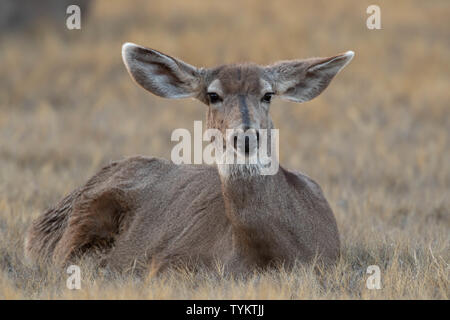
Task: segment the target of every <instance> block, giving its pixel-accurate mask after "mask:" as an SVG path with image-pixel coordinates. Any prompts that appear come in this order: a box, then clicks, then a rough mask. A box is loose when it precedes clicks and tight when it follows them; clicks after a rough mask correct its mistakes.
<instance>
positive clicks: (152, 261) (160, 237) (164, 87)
mask: <svg viewBox="0 0 450 320" xmlns="http://www.w3.org/2000/svg"><path fill="white" fill-rule="evenodd" d="M353 56H354V52H353V51H347V52H345V53H342V54H339V55H336V56H331V57H326V58H308V59H302V60H287V61H279V62H276V63H274V64H271V65H267V66H261V65H257V64H253V63H240V64H227V65H221V66H217V67H213V68H203V67H200V68H198V67H195V66H192V65H190V64H188V63H186V62H184V61H182V60H180V59H178V58H175V57H172V56H169V55H166V54H164V53H162V52H159V51H157V50H154V49H149V48H146V47H143V46H140V45H137V44H133V43H125V44H124V45H123V47H122V58H123V62H124V64H125V66H126V69H127V70H128V72H129V74H130V75H131V78H132V79H133V80H134V81H135V82H136V83H137V84H138V85H140V86H141V87H143V88H144V89H146V90H147V91H150V92H151V93H153V94H154V95H156V96H159V97H163V98H170V99H181V98H195V99H197V100H199V101H200V102H202V103H203V104H205V105H206V106H207V111H206V124H207V128H211V129H216V130H218V131H220V132H222V133H223V137H224V138H223V139H224V140H227V139H233V137H232V136H230V135H227V134H226V130H227V129H242V130H245V131H246V132H247V130H253V131H252V132H253V134H254V135H256V140H257V141H258V132H259V131H260V130H263V129H273V128H274V124H273V122H272V119H271V116H270V113H269V110H270V104H271V101H272V98H273V97H277V98H281V99H284V100H288V101H293V102H299V103H301V102H306V101H309V100H311V99H313V98H315V97H317V96H318V95H319V94H320V93H321V92H322V91H324V90H325V88H327V87H328V85H329V84H330V82H331V80H332V79H333V78H334V76H335V75H336V74H337V73H338V72H339V71H340V70H342V68H344V67H345V66H346V65H347V64H348V63H349V62H350V61H351V60H352V58H353ZM253 137H254V136H253ZM235 142H236V141H235V140H234V141H232V142H231V143H228V144H226V148H227V149H228V150H232V151H233V152H234V153H237V154H241V155H242V154H244V155H246V156H247V155H248V154H249V153H251V152H252V150H253V151H254V150H255V149H257V148H259V147H260V146H259V145H258V143H256V144H253V145H250V144H249V143H247V142H248V140H245V143H243V144H242V143H241V144H240V145H237V144H236V143H235ZM230 148H231V149H230ZM250 149H252V150H250ZM261 169H262V165H261V164H259V163H256V164H247V163H244V164H242V163H241V164H234V163H231V164H223V163H220V164H219V163H215V164H199V165H198V164H174V163H173V162H171V161H169V160H166V159H161V158H156V157H145V156H132V157H129V158H125V159H122V160H119V161H114V162H111V163H110V164H108V165H106V166H105V167H103V168H102V169H101V170H100V171H99V172H98V173H97V174H95V175H94V176H93V177H91V178H90V179H89V180H88V181H87V182H86V184H85V185H83V186H81V187H79V188H78V189H76V190H74V191H73V192H72V193H70V194H69V195H67V196H66V197H65V198H63V199H62V200H61V201H60V202H59V203H57V204H56V205H55V206H53V207H51V208H50V209H48V210H47V211H46V212H44V213H43V214H42V215H41V216H39V217H38V218H37V219H35V220H34V221H33V222H32V224H31V226H30V227H29V229H28V231H27V234H26V239H25V254H26V257H28V258H29V259H31V260H32V261H35V262H38V261H41V262H47V263H52V264H55V265H58V266H64V265H67V264H68V263H69V262H72V261H76V259H80V257H83V256H85V255H92V256H94V257H96V259H98V260H96V261H98V263H99V266H104V267H107V268H110V269H111V270H115V271H117V272H122V273H125V272H129V271H130V270H133V271H139V270H140V272H145V271H146V270H149V268H150V267H153V268H155V269H156V270H157V271H158V272H162V271H163V270H166V269H167V268H170V267H173V266H177V265H181V264H183V265H185V266H190V267H192V268H196V266H203V267H205V268H207V269H208V270H214V268H216V267H217V266H218V265H220V266H222V268H223V270H224V272H225V273H226V274H236V275H245V274H248V273H249V272H252V271H254V270H259V269H264V268H270V267H271V266H274V265H278V264H282V265H283V266H287V267H289V266H293V265H295V263H297V262H299V263H301V264H307V263H310V262H311V261H318V262H320V263H322V264H323V265H325V266H329V265H333V264H335V263H336V261H337V260H338V258H339V256H340V238H339V232H338V228H337V223H336V219H335V217H334V214H333V212H332V210H331V208H330V205H329V204H328V202H327V200H326V199H325V196H324V194H323V191H322V189H321V187H320V186H319V185H318V184H317V183H316V182H315V181H314V180H312V179H311V178H309V177H308V176H307V175H305V174H302V173H300V172H297V171H291V170H288V169H285V168H283V167H282V166H281V165H279V166H278V170H277V171H276V173H275V174H270V175H269V174H268V175H263V174H261Z"/></svg>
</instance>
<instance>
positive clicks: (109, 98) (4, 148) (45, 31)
mask: <svg viewBox="0 0 450 320" xmlns="http://www.w3.org/2000/svg"><path fill="white" fill-rule="evenodd" d="M69 4H79V5H80V6H81V30H68V29H67V28H66V19H67V17H68V16H69V15H68V14H66V12H65V11H66V8H67V5H69ZM371 4H374V3H373V1H339V2H338V1H333V2H331V1H318V0H311V1H298V0H295V1H294V0H292V1H280V2H278V1H277V2H275V1H268V0H254V1H247V0H239V1H234V0H231V1H200V0H191V1H182V0H175V1H169V0H163V1H157V0H152V1H140V0H132V1H116V0H97V1H75V0H74V1H56V0H55V1H43V0H40V1H26V0H14V1H13V0H11V1H8V0H2V1H1V2H0V12H1V14H0V19H1V22H0V212H1V214H0V215H1V219H2V220H1V221H0V227H1V226H2V225H3V228H5V226H7V225H8V223H9V222H8V219H7V218H5V217H7V216H15V217H20V219H21V221H23V222H24V223H25V224H28V223H29V221H30V219H31V218H32V217H35V216H37V215H38V214H39V213H40V212H42V210H44V209H45V208H46V207H48V206H49V205H51V204H52V203H54V202H55V201H57V200H58V199H60V198H61V197H62V196H63V195H64V194H66V193H68V192H69V191H71V190H73V189H74V188H75V187H77V186H79V185H80V184H82V183H83V182H84V181H86V180H87V179H88V178H89V177H90V176H91V175H92V174H94V173H95V172H96V171H98V170H99V169H100V167H101V166H102V165H104V164H107V163H108V162H110V161H112V160H117V159H121V158H123V157H127V156H131V155H135V154H144V155H149V156H150V155H152V156H159V157H165V158H169V157H170V150H171V148H172V146H173V145H174V143H171V141H170V135H171V133H172V131H173V130H174V129H176V128H188V129H192V128H193V121H194V120H202V119H204V114H205V110H206V109H205V106H204V105H202V104H201V103H199V102H196V101H193V100H183V101H175V100H164V99H161V98H158V97H155V96H153V95H151V94H149V93H147V92H146V91H145V90H143V89H141V88H139V87H138V86H137V85H136V84H135V83H134V82H133V81H132V80H131V79H130V77H129V75H128V74H127V72H126V69H125V67H124V65H123V63H122V60H121V45H122V43H124V42H126V41H131V42H135V43H138V44H141V45H144V46H148V47H151V48H155V49H157V50H160V51H162V52H165V53H167V54H169V55H173V56H177V57H179V58H181V59H183V60H185V61H186V62H188V63H190V64H193V65H196V66H205V67H211V66H214V65H217V64H224V63H232V62H241V61H253V62H256V63H259V64H270V63H273V62H275V61H277V60H285V59H296V58H306V57H312V56H331V55H335V54H338V53H341V52H344V51H347V50H353V51H355V53H356V55H355V58H354V60H353V61H352V62H351V63H350V64H349V65H348V66H347V67H346V68H345V69H344V70H343V71H342V72H341V73H340V74H339V75H338V76H337V77H336V78H335V79H334V81H333V82H332V83H331V85H330V86H329V87H328V89H327V90H326V91H325V92H324V93H323V94H322V95H321V96H319V97H318V98H316V99H314V100H313V101H311V102H308V103H306V104H295V103H288V102H282V101H279V100H275V101H274V102H273V104H272V106H271V108H272V111H271V112H272V117H273V118H274V122H275V125H276V126H278V127H279V128H280V151H281V162H282V163H283V164H284V166H286V167H288V168H291V169H295V170H299V171H302V172H304V173H306V174H308V175H309V176H311V177H312V178H314V179H315V180H316V181H317V182H318V183H319V184H320V185H321V186H322V187H323V189H324V191H325V194H326V196H327V198H328V199H329V200H330V203H331V206H332V207H333V209H334V210H335V211H336V215H337V219H338V224H339V226H340V228H341V229H345V228H350V226H346V224H347V222H349V223H350V222H354V221H358V219H360V220H367V221H370V223H372V224H371V226H374V225H376V226H378V227H380V228H383V227H389V228H391V227H392V228H394V229H395V228H398V229H399V230H404V229H405V228H410V229H407V230H408V233H409V234H414V233H415V232H419V233H420V235H421V236H426V231H425V228H426V226H427V224H429V223H432V224H436V225H441V226H444V227H445V228H448V227H449V225H450V222H449V207H450V206H449V191H450V138H449V130H450V109H449V107H450V106H449V92H450V91H449V85H450V64H449V61H450V19H449V18H448V17H449V16H450V6H449V2H448V1H446V0H442V1H440V0H434V1H377V3H376V4H378V5H379V6H380V8H381V26H382V29H381V30H369V29H368V28H367V27H366V19H367V18H368V16H369V14H367V13H366V9H367V7H368V6H369V5H371ZM349 217H353V218H352V219H351V220H348V219H349ZM412 217H415V218H418V219H413V218H412ZM15 219H19V218H15ZM374 221H377V222H378V224H373V222H374ZM408 223H411V224H408ZM395 230H397V229H395ZM447 230H448V229H447ZM20 232H22V230H21V231H20ZM361 232H366V230H365V229H361ZM18 235H19V232H18Z"/></svg>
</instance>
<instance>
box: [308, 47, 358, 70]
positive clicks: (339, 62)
mask: <svg viewBox="0 0 450 320" xmlns="http://www.w3.org/2000/svg"><path fill="white" fill-rule="evenodd" d="M354 56H355V53H354V52H353V51H351V50H349V51H347V52H346V53H344V54H341V55H339V56H336V57H335V58H333V59H331V60H328V61H327V62H324V63H321V64H317V65H315V66H313V67H311V68H309V69H308V72H313V71H316V70H320V69H327V68H330V71H331V72H335V73H338V72H339V71H341V70H342V69H343V68H344V67H345V66H346V65H347V64H349V62H350V61H352V59H353V57H354Z"/></svg>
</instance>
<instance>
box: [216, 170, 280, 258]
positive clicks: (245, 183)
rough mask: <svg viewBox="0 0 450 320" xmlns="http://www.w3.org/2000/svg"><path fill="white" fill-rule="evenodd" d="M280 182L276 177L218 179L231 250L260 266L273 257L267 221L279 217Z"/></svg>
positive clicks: (268, 222)
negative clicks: (231, 239)
mask: <svg viewBox="0 0 450 320" xmlns="http://www.w3.org/2000/svg"><path fill="white" fill-rule="evenodd" d="M280 171H281V168H280ZM284 182H285V181H284V180H283V176H282V175H281V174H280V173H277V174H275V175H255V176H244V175H242V176H239V175H235V176H232V177H222V176H221V183H222V193H223V197H224V203H225V211H226V215H227V217H228V219H229V220H230V222H231V225H232V233H233V246H234V248H235V250H237V251H238V252H240V253H242V254H243V255H244V256H246V257H251V259H252V260H253V261H259V262H260V263H264V262H265V260H270V259H269V258H268V257H270V256H273V255H274V254H276V253H275V252H272V251H274V250H272V248H271V247H272V246H273V239H274V237H276V235H275V234H274V230H273V225H272V223H271V221H273V220H274V218H275V219H277V218H276V216H277V215H279V214H280V212H279V210H277V209H276V208H277V206H278V205H277V203H279V200H280V199H279V198H280V197H282V193H281V192H282V191H281V190H282V189H283V186H284Z"/></svg>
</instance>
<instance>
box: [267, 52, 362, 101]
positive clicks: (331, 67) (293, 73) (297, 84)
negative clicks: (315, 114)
mask: <svg viewBox="0 0 450 320" xmlns="http://www.w3.org/2000/svg"><path fill="white" fill-rule="evenodd" d="M354 55H355V54H354V52H353V51H347V52H346V53H344V54H340V55H337V56H334V57H329V58H312V59H305V60H293V61H282V62H279V63H277V64H275V65H272V66H268V67H266V72H267V74H268V77H269V78H271V79H272V80H273V83H274V87H275V94H277V95H279V96H280V97H281V98H282V99H286V100H290V101H295V102H305V101H308V100H311V99H313V98H315V97H317V96H318V95H319V94H320V93H321V92H322V91H323V90H325V88H326V87H328V85H329V84H330V82H331V79H333V77H334V76H335V75H336V74H337V73H338V72H339V71H340V70H341V69H342V68H344V67H345V66H346V65H347V64H348V63H349V62H350V60H352V58H353V56H354Z"/></svg>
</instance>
